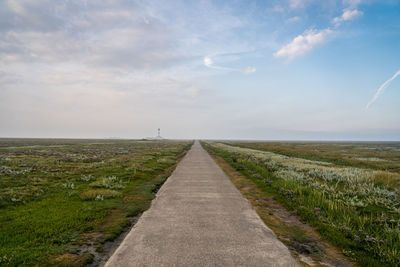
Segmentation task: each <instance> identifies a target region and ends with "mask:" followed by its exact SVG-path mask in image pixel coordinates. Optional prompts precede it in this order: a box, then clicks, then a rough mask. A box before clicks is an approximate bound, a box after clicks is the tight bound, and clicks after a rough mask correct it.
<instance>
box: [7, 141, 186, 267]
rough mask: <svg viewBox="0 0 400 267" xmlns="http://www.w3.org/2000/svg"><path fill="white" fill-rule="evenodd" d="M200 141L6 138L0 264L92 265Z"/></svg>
mask: <svg viewBox="0 0 400 267" xmlns="http://www.w3.org/2000/svg"><path fill="white" fill-rule="evenodd" d="M191 143H192V142H184V141H182V142H178V141H128V140H126V141H123V140H67V139H66V140H62V139H0V265H10V266H15V265H26V266H32V265H76V266H80V265H85V264H86V263H88V262H90V261H92V260H93V253H91V251H97V252H99V253H101V252H102V251H103V244H104V243H105V242H107V241H110V240H113V239H114V238H116V237H117V236H118V235H119V234H120V233H121V232H122V231H123V230H124V229H126V228H127V227H128V226H129V225H130V224H131V222H132V218H133V217H134V216H136V215H138V214H140V213H141V212H142V211H144V210H146V209H147V208H148V207H149V205H150V202H151V200H152V199H153V198H154V192H155V191H156V190H157V189H158V188H159V186H160V185H161V184H162V183H163V182H164V181H165V179H166V177H168V175H169V174H170V172H171V171H172V170H173V168H174V166H175V164H176V162H177V161H178V160H179V158H180V157H181V156H183V155H184V153H185V151H186V150H187V149H188V148H189V147H190V145H191Z"/></svg>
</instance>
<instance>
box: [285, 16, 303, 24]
mask: <svg viewBox="0 0 400 267" xmlns="http://www.w3.org/2000/svg"><path fill="white" fill-rule="evenodd" d="M300 20H301V18H300V17H299V16H294V17H291V18H288V19H287V20H286V22H287V23H295V22H299V21H300Z"/></svg>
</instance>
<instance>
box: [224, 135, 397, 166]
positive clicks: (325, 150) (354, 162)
mask: <svg viewBox="0 0 400 267" xmlns="http://www.w3.org/2000/svg"><path fill="white" fill-rule="evenodd" d="M226 143H227V144H233V145H236V146H240V147H246V148H253V149H258V150H264V151H271V152H275V153H279V154H282V155H286V156H290V157H298V158H304V159H309V160H318V161H326V162H330V163H333V164H336V165H341V166H353V167H359V168H369V169H375V170H383V171H392V172H397V173H400V143H399V142H353V143H351V142H272V141H271V142H261V141H260V142H226Z"/></svg>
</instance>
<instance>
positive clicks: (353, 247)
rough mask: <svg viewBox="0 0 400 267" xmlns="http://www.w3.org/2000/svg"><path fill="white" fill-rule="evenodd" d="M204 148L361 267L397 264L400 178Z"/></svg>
mask: <svg viewBox="0 0 400 267" xmlns="http://www.w3.org/2000/svg"><path fill="white" fill-rule="evenodd" d="M240 145H242V144H240ZM206 147H207V148H208V149H210V150H212V151H213V152H214V153H216V154H217V155H219V156H221V157H222V158H223V159H224V160H225V161H226V162H228V163H229V164H230V165H231V166H233V167H234V168H235V169H236V170H238V171H240V172H241V173H242V174H243V175H245V176H246V177H247V178H248V179H251V180H253V181H254V182H255V183H256V184H257V185H258V186H259V187H260V188H262V190H263V191H264V192H265V193H266V194H269V195H270V196H273V197H274V198H275V199H277V200H278V201H279V202H280V203H282V204H283V205H284V206H285V207H286V208H288V209H289V210H294V211H296V213H297V214H298V215H299V216H300V217H301V218H302V219H303V220H304V221H306V222H307V223H308V224H310V225H312V226H314V227H315V228H316V229H317V230H318V231H319V232H320V233H321V234H322V235H323V236H324V237H325V238H327V239H328V240H329V241H330V242H331V243H333V244H334V245H336V246H337V247H339V248H341V250H342V252H343V253H344V254H345V255H347V256H348V257H349V258H351V259H352V260H354V261H356V262H357V263H359V264H360V265H362V266H399V265H400V202H399V198H400V188H399V181H400V174H398V173H396V172H388V171H383V170H377V168H373V169H368V168H356V167H350V166H343V165H341V164H340V165H337V164H334V163H332V162H327V161H316V160H310V159H304V158H296V157H289V156H285V155H281V154H277V153H273V152H268V151H263V150H255V149H249V148H243V147H238V146H234V145H232V144H231V145H228V144H223V143H213V142H210V143H208V144H207V145H206ZM364 167H365V166H364ZM378 169H379V168H378Z"/></svg>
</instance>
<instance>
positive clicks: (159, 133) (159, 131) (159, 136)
mask: <svg viewBox="0 0 400 267" xmlns="http://www.w3.org/2000/svg"><path fill="white" fill-rule="evenodd" d="M157 137H158V138H161V130H160V128H158V135H157Z"/></svg>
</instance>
